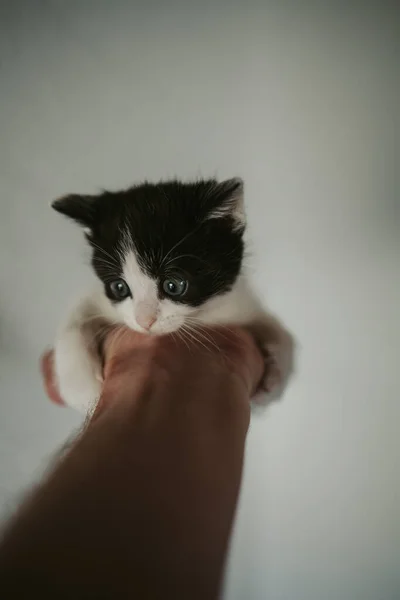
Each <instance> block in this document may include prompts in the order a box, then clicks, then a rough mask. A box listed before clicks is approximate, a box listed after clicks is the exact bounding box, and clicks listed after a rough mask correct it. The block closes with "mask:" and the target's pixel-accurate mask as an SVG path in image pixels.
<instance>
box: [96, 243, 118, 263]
mask: <svg viewBox="0 0 400 600" xmlns="http://www.w3.org/2000/svg"><path fill="white" fill-rule="evenodd" d="M89 243H90V244H91V245H92V246H93V247H94V248H97V250H99V252H102V253H103V254H104V255H105V256H108V258H111V260H112V262H113V264H114V265H116V266H117V267H119V265H118V262H117V260H116V258H115V257H114V256H112V254H110V253H109V252H107V250H104V248H102V247H101V246H99V245H98V244H96V242H94V241H93V240H90V241H89Z"/></svg>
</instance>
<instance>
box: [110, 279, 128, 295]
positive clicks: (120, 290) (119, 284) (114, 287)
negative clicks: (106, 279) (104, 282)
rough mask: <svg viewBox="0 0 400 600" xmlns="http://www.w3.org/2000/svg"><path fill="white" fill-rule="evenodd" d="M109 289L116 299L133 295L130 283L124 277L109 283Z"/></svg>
mask: <svg viewBox="0 0 400 600" xmlns="http://www.w3.org/2000/svg"><path fill="white" fill-rule="evenodd" d="M108 289H109V291H110V293H111V295H112V296H113V297H114V298H115V300H124V299H125V298H127V297H128V296H130V295H131V290H130V289H129V285H128V284H127V283H126V282H125V281H124V280H123V279H116V280H115V281H111V283H109V284H108Z"/></svg>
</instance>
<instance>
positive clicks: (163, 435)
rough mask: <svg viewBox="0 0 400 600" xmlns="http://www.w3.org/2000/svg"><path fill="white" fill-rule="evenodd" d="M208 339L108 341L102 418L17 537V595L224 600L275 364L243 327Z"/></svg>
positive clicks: (11, 567) (24, 513) (51, 480)
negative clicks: (249, 437) (263, 386)
mask: <svg viewBox="0 0 400 600" xmlns="http://www.w3.org/2000/svg"><path fill="white" fill-rule="evenodd" d="M207 337H208V338H209V343H207V344H206V346H207V347H206V348H205V347H204V346H203V345H199V344H196V343H190V344H189V347H188V345H187V343H186V344H185V343H183V341H179V340H178V339H175V338H174V337H171V336H165V337H152V336H143V335H141V334H137V333H134V332H127V331H124V332H121V331H120V330H116V331H113V332H111V333H110V334H109V335H108V337H107V339H106V342H105V345H104V348H103V351H104V373H103V375H104V385H103V392H102V396H101V398H100V401H99V403H98V406H97V408H96V410H95V412H94V414H93V416H92V417H91V419H90V420H89V421H88V423H87V424H86V426H85V427H84V429H83V431H82V432H81V434H80V435H79V436H78V437H77V439H76V440H75V442H74V443H73V445H72V447H71V448H70V449H69V450H68V452H67V453H66V455H65V456H64V457H63V458H62V459H61V460H60V461H59V463H58V464H57V466H56V468H55V469H54V470H53V472H52V473H51V474H50V475H49V476H48V477H47V478H46V480H45V481H44V482H43V483H41V484H40V485H39V487H38V488H37V489H36V490H35V491H34V492H33V493H32V494H31V497H30V498H29V499H28V500H26V501H25V503H24V504H23V506H22V507H21V509H20V511H19V512H18V513H17V515H16V517H15V519H14V520H13V521H12V522H11V523H9V524H8V527H7V528H6V531H5V534H4V537H3V542H2V544H1V545H0V580H1V581H2V585H3V587H4V586H6V588H4V589H7V590H8V589H10V592H14V595H12V593H11V595H9V596H7V597H10V598H12V597H17V598H19V597H24V596H23V595H22V594H23V593H28V592H29V597H34V596H35V597H36V596H38V595H39V594H40V597H41V598H61V599H62V598H74V599H80V598H104V599H106V598H107V599H108V598H110V599H111V598H112V599H114V598H124V599H125V598H138V599H140V600H145V599H152V600H153V599H158V598H162V599H163V600H165V599H168V598H171V599H174V600H180V599H185V600H188V599H191V600H197V599H199V600H200V599H201V600H209V599H210V600H211V599H213V600H214V599H216V598H218V597H219V594H220V590H221V582H222V578H223V569H224V564H225V558H226V553H227V549H228V544H229V538H230V533H231V528H232V523H233V519H234V515H235V509H236V504H237V499H238V494H239V489H240V482H241V475H242V466H243V456H244V445H245V439H246V433H247V429H248V425H249V417H250V405H249V400H250V398H251V396H252V395H253V394H254V393H255V391H256V390H257V388H258V385H259V382H260V380H261V377H262V374H263V370H264V361H263V358H262V356H261V355H260V353H259V351H258V348H257V346H256V344H255V343H254V341H253V338H252V337H251V336H250V334H249V333H247V332H246V331H244V330H241V329H235V328H232V329H227V328H225V329H223V330H213V331H210V332H207ZM51 359H52V356H51V353H50V354H49V353H48V354H46V355H45V356H44V358H43V362H42V370H43V377H44V381H45V386H46V390H47V392H48V395H49V396H50V397H51V399H52V400H54V401H58V402H61V400H62V399H61V398H59V396H58V392H57V389H56V386H55V384H54V378H53V373H52V368H51V367H52V360H51ZM18 594H20V595H18Z"/></svg>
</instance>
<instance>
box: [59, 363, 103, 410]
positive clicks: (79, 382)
mask: <svg viewBox="0 0 400 600" xmlns="http://www.w3.org/2000/svg"><path fill="white" fill-rule="evenodd" d="M58 388H59V391H60V395H61V398H62V399H63V400H64V402H65V403H66V404H67V405H68V406H70V407H71V408H74V409H75V410H78V411H79V412H81V413H83V414H85V415H87V414H90V413H91V412H92V411H93V410H94V408H95V407H96V404H97V402H98V400H99V398H100V394H101V382H100V381H99V379H98V378H96V377H95V376H92V374H91V373H85V374H84V373H79V374H78V373H76V372H75V373H70V374H69V376H68V375H67V374H65V373H64V374H63V376H61V377H60V376H58Z"/></svg>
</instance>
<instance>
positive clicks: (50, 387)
mask: <svg viewBox="0 0 400 600" xmlns="http://www.w3.org/2000/svg"><path fill="white" fill-rule="evenodd" d="M209 335H210V340H211V341H212V344H210V348H209V350H210V351H211V354H215V356H214V359H213V358H212V356H210V352H207V353H204V348H203V347H202V346H198V347H196V346H195V345H191V347H190V348H189V353H188V346H187V343H186V344H183V343H179V342H178V341H177V340H175V339H172V338H171V336H164V337H156V336H149V335H144V334H141V333H137V332H134V331H130V330H127V329H126V328H120V327H117V328H115V329H113V330H112V331H110V333H109V334H108V336H107V338H106V340H105V343H104V347H103V352H104V378H105V379H106V378H107V377H108V375H109V374H110V373H111V372H113V373H115V371H118V372H121V371H123V370H125V369H130V370H131V369H132V366H133V364H135V367H138V368H139V370H140V362H141V361H140V357H141V356H143V355H144V354H145V353H146V350H147V351H149V350H151V352H154V351H156V352H158V354H159V353H160V351H161V352H162V353H163V354H164V355H165V356H167V357H168V363H169V366H170V368H171V370H172V371H174V370H175V369H174V364H175V366H176V364H177V363H178V364H181V365H182V364H184V363H185V361H187V360H190V361H192V360H195V361H199V362H198V363H197V366H198V368H200V366H201V362H203V361H206V362H207V360H210V359H211V360H215V359H220V358H221V356H222V357H224V359H225V360H228V361H229V368H230V370H231V371H234V372H236V373H237V374H238V375H239V377H240V378H241V379H242V381H243V382H244V384H245V386H246V389H247V392H248V394H249V396H253V395H254V394H255V393H256V392H257V391H258V388H259V385H260V381H261V379H262V376H263V372H264V360H263V357H262V355H261V353H260V351H259V349H258V347H257V345H256V343H255V341H254V338H253V336H252V335H251V334H250V333H249V332H248V331H246V330H244V329H241V328H239V327H237V328H236V327H232V328H229V330H228V329H226V328H224V329H215V330H210V331H209ZM213 348H215V351H214V350H213ZM196 350H197V351H198V356H197V352H196ZM53 355H54V352H53V351H52V350H49V351H47V352H46V353H45V354H44V355H43V356H42V358H41V372H42V377H43V383H44V388H45V391H46V393H47V395H48V397H49V398H50V400H51V401H52V402H54V403H55V404H59V405H64V404H65V403H64V401H63V399H62V398H61V396H60V394H59V391H58V389H57V383H56V378H55V374H54V365H53ZM195 355H196V356H195ZM202 366H203V368H205V369H207V365H206V364H203V365H202Z"/></svg>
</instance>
